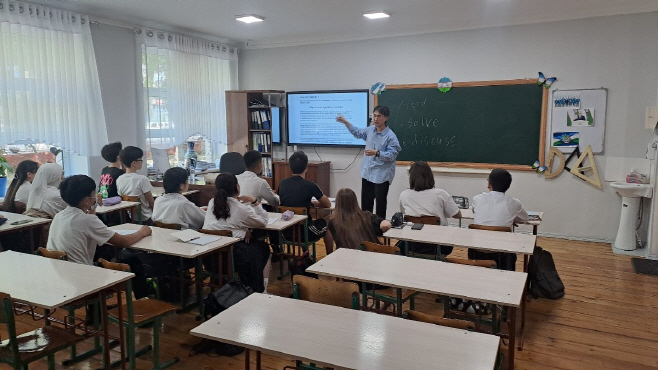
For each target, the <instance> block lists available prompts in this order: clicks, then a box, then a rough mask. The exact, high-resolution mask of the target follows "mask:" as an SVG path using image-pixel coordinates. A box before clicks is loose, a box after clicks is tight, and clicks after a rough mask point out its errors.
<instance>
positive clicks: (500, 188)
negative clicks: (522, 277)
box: [468, 168, 528, 271]
mask: <svg viewBox="0 0 658 370" xmlns="http://www.w3.org/2000/svg"><path fill="white" fill-rule="evenodd" d="M487 182H488V184H487V189H489V192H486V193H482V194H478V195H476V196H474V197H473V216H474V220H473V221H474V222H475V223H476V224H478V225H485V226H506V227H509V228H510V229H511V228H512V226H513V225H514V224H515V223H519V222H525V221H527V220H528V213H527V212H526V211H525V210H524V209H523V207H521V202H520V201H519V200H518V199H515V198H512V197H509V196H507V195H505V192H506V191H507V189H509V187H510V185H511V184H512V175H511V174H510V173H509V172H507V170H504V169H501V168H496V169H494V170H492V171H491V173H489V178H488V179H487ZM468 258H470V259H480V260H482V259H487V260H494V261H496V262H497V264H498V268H499V269H501V270H510V271H514V270H515V265H516V254H514V253H486V252H480V251H477V250H474V249H469V250H468Z"/></svg>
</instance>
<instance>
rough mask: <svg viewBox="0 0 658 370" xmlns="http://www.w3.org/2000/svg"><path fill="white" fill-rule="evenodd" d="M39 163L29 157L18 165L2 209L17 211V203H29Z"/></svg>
mask: <svg viewBox="0 0 658 370" xmlns="http://www.w3.org/2000/svg"><path fill="white" fill-rule="evenodd" d="M38 169H39V164H38V163H37V162H35V161H31V160H29V159H27V160H24V161H22V162H21V163H19V164H18V167H16V171H15V172H14V179H13V180H11V184H10V185H9V188H8V189H7V195H6V196H5V201H4V203H3V205H2V210H3V211H5V212H16V203H15V202H21V203H24V205H23V207H25V204H27V200H28V198H29V196H30V188H31V187H32V180H34V176H35V175H36V174H37V170H38Z"/></svg>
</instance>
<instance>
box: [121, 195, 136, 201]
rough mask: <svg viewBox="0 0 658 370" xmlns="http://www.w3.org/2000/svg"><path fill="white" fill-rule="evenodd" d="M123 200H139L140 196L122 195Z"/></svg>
mask: <svg viewBox="0 0 658 370" xmlns="http://www.w3.org/2000/svg"><path fill="white" fill-rule="evenodd" d="M121 200H122V201H124V202H139V197H138V196H136V195H122V196H121Z"/></svg>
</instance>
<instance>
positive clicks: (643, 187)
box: [610, 181, 653, 198]
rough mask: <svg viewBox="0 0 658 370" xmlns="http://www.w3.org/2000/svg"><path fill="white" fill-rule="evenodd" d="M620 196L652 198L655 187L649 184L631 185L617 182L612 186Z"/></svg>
mask: <svg viewBox="0 0 658 370" xmlns="http://www.w3.org/2000/svg"><path fill="white" fill-rule="evenodd" d="M610 186H612V188H613V189H615V191H616V192H617V193H619V195H621V196H622V197H625V198H642V197H644V198H651V196H652V195H653V187H652V186H651V185H649V184H630V183H627V182H621V181H616V182H613V183H611V184H610Z"/></svg>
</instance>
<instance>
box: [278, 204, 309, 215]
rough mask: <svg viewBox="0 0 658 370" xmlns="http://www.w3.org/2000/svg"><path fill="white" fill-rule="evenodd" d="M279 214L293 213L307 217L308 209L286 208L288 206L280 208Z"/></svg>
mask: <svg viewBox="0 0 658 370" xmlns="http://www.w3.org/2000/svg"><path fill="white" fill-rule="evenodd" d="M278 210H279V213H283V212H285V211H292V213H294V214H296V215H306V211H307V209H306V207H286V206H279V208H278Z"/></svg>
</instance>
